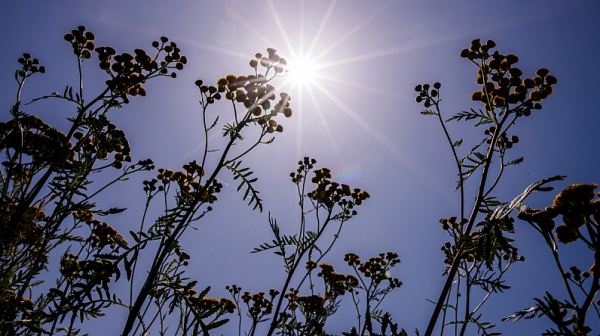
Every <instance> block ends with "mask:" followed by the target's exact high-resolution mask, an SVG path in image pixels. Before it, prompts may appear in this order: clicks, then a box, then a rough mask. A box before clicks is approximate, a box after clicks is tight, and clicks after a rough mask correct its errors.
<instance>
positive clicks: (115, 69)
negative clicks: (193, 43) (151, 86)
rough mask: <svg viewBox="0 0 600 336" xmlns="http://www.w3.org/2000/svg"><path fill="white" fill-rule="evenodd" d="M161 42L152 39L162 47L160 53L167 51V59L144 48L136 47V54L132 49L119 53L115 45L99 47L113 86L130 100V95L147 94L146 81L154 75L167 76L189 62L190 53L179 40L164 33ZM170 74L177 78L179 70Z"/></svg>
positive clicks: (118, 93) (110, 86)
mask: <svg viewBox="0 0 600 336" xmlns="http://www.w3.org/2000/svg"><path fill="white" fill-rule="evenodd" d="M160 40H161V42H160V43H159V42H158V41H154V42H152V46H153V47H155V48H156V49H158V52H159V54H160V53H161V52H164V53H165V56H164V59H163V60H162V61H160V63H159V62H158V61H157V57H158V56H157V57H155V58H152V57H151V56H149V55H148V54H147V53H146V51H145V50H143V49H135V50H134V54H135V56H134V55H131V54H129V53H122V54H117V51H116V50H115V49H114V48H112V47H99V48H97V49H96V52H97V53H98V59H99V61H100V63H99V66H100V69H102V70H104V71H106V72H107V73H108V74H109V76H110V77H111V79H109V80H108V81H106V84H107V85H108V87H109V88H110V90H111V91H112V92H113V93H114V94H116V95H119V96H121V97H122V98H123V101H124V102H127V101H128V100H127V97H126V96H127V95H130V96H137V95H140V96H145V95H146V89H144V88H143V87H142V84H145V83H146V80H147V79H148V78H150V77H154V76H167V75H169V69H176V70H182V69H183V67H184V65H185V64H187V57H185V56H183V55H181V50H180V49H179V48H178V47H177V44H176V43H175V42H170V43H169V44H167V42H168V41H169V39H168V38H166V37H164V36H162V37H161V38H160ZM169 76H171V77H173V78H175V77H177V73H175V72H172V73H171V74H170V75H169Z"/></svg>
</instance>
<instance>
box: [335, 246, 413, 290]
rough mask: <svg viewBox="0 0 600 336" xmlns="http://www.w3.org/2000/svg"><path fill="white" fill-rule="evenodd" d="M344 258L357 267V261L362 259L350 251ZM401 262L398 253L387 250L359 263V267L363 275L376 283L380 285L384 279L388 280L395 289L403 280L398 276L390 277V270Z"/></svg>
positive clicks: (391, 287)
mask: <svg viewBox="0 0 600 336" xmlns="http://www.w3.org/2000/svg"><path fill="white" fill-rule="evenodd" d="M344 260H346V261H347V262H348V265H350V266H352V267H356V266H355V265H356V264H357V261H360V258H358V256H357V255H355V254H354V253H348V254H346V258H345V259H344ZM399 262H400V258H398V254H397V253H394V252H387V253H380V254H379V256H377V257H372V258H369V260H367V261H365V262H364V263H362V264H360V265H358V267H357V268H358V271H360V272H361V273H362V274H363V276H365V277H366V278H370V279H371V280H372V281H373V282H374V283H375V285H379V284H380V283H381V282H382V281H383V280H388V281H389V288H390V289H393V288H397V287H400V286H401V285H402V282H401V281H400V280H398V279H397V278H392V277H390V276H389V274H388V272H389V270H390V269H392V268H393V267H394V266H395V265H396V264H398V263H399Z"/></svg>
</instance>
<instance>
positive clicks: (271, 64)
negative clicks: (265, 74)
mask: <svg viewBox="0 0 600 336" xmlns="http://www.w3.org/2000/svg"><path fill="white" fill-rule="evenodd" d="M267 54H268V55H267V56H266V57H263V55H262V54H261V53H257V54H256V55H255V57H256V58H255V59H253V60H251V61H250V66H251V67H252V68H257V67H258V64H259V63H260V65H261V66H263V67H265V68H267V70H269V69H273V70H275V72H276V73H282V72H283V71H284V70H285V68H286V67H287V61H286V60H285V58H283V57H280V56H279V55H278V54H277V50H276V49H273V48H267Z"/></svg>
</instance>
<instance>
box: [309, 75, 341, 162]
mask: <svg viewBox="0 0 600 336" xmlns="http://www.w3.org/2000/svg"><path fill="white" fill-rule="evenodd" d="M307 91H308V94H309V95H310V99H311V101H312V103H313V105H314V107H315V111H316V112H317V114H318V115H319V119H321V124H322V125H323V128H324V129H325V134H326V135H327V138H328V139H329V142H331V147H333V151H334V152H335V154H336V156H337V158H338V160H339V161H342V155H341V152H340V148H339V147H338V144H337V142H336V141H335V139H334V138H333V135H332V134H331V130H330V129H329V125H328V124H327V121H326V120H325V114H324V113H323V111H322V110H321V107H320V106H319V105H320V104H319V103H318V101H317V98H316V97H315V94H314V92H313V90H312V88H311V87H310V86H308V87H307Z"/></svg>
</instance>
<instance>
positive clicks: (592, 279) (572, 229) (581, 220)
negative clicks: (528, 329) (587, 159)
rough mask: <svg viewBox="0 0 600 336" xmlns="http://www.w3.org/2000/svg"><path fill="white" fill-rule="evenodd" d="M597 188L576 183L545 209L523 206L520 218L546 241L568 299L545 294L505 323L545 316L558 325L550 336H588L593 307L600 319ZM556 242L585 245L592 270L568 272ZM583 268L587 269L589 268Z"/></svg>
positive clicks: (548, 330) (599, 249) (550, 330)
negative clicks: (560, 221) (560, 218)
mask: <svg viewBox="0 0 600 336" xmlns="http://www.w3.org/2000/svg"><path fill="white" fill-rule="evenodd" d="M597 187H598V185H597V184H573V185H570V186H568V187H567V188H565V189H564V190H563V191H561V192H560V193H559V194H558V195H557V196H556V198H555V199H554V202H553V204H552V206H549V207H546V208H545V209H543V210H542V209H530V208H528V207H526V206H522V207H521V211H520V212H519V215H518V218H519V219H522V220H524V221H526V222H528V223H529V224H531V226H532V227H533V228H535V230H536V231H537V232H539V233H540V235H542V237H543V238H544V241H545V242H546V244H547V245H548V247H549V249H550V252H551V253H552V256H553V258H554V262H555V263H556V267H557V269H558V271H559V274H560V276H561V278H562V282H563V284H564V286H565V289H566V291H567V293H568V298H567V299H566V300H564V301H561V300H559V299H557V298H555V297H554V296H553V295H552V294H551V293H549V292H546V295H545V297H544V298H542V299H540V298H535V302H536V305H535V306H533V307H530V308H527V309H525V310H521V311H518V312H516V313H515V314H513V315H511V316H509V317H507V318H505V319H504V320H506V321H509V320H513V321H517V320H519V319H521V318H526V319H531V318H533V317H536V316H538V315H539V316H544V315H545V316H546V317H548V318H549V319H550V320H551V321H552V323H553V324H554V325H555V326H556V329H555V328H549V329H547V330H546V334H547V335H587V334H589V333H590V332H591V331H592V329H591V328H590V327H589V325H586V318H587V317H588V313H589V312H590V308H594V309H593V310H594V312H595V313H596V316H597V317H598V318H599V319H600V312H599V309H598V304H599V302H598V301H596V297H597V294H598V289H600V274H599V272H597V266H596V265H600V243H599V238H600V233H599V231H598V230H599V229H598V227H599V225H600V198H598V199H596V200H594V198H595V193H594V190H595V189H596V188H597ZM558 216H562V219H563V224H562V225H559V226H557V227H555V222H554V219H555V218H557V217H558ZM553 231H554V234H553ZM557 240H558V242H560V243H561V244H563V245H567V244H572V243H574V244H583V245H584V246H586V247H587V248H588V249H589V251H590V253H591V256H590V257H589V258H588V260H590V259H591V260H592V262H591V263H592V265H591V266H590V267H589V271H583V272H582V271H581V269H580V268H579V267H577V266H576V265H574V266H571V267H570V268H569V271H565V269H564V268H563V266H562V263H561V260H560V256H559V253H558V251H559V244H557ZM565 248H567V246H565ZM581 260H584V258H581ZM588 262H589V261H588ZM584 267H585V268H588V266H587V265H585V266H584ZM585 268H584V269H585Z"/></svg>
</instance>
